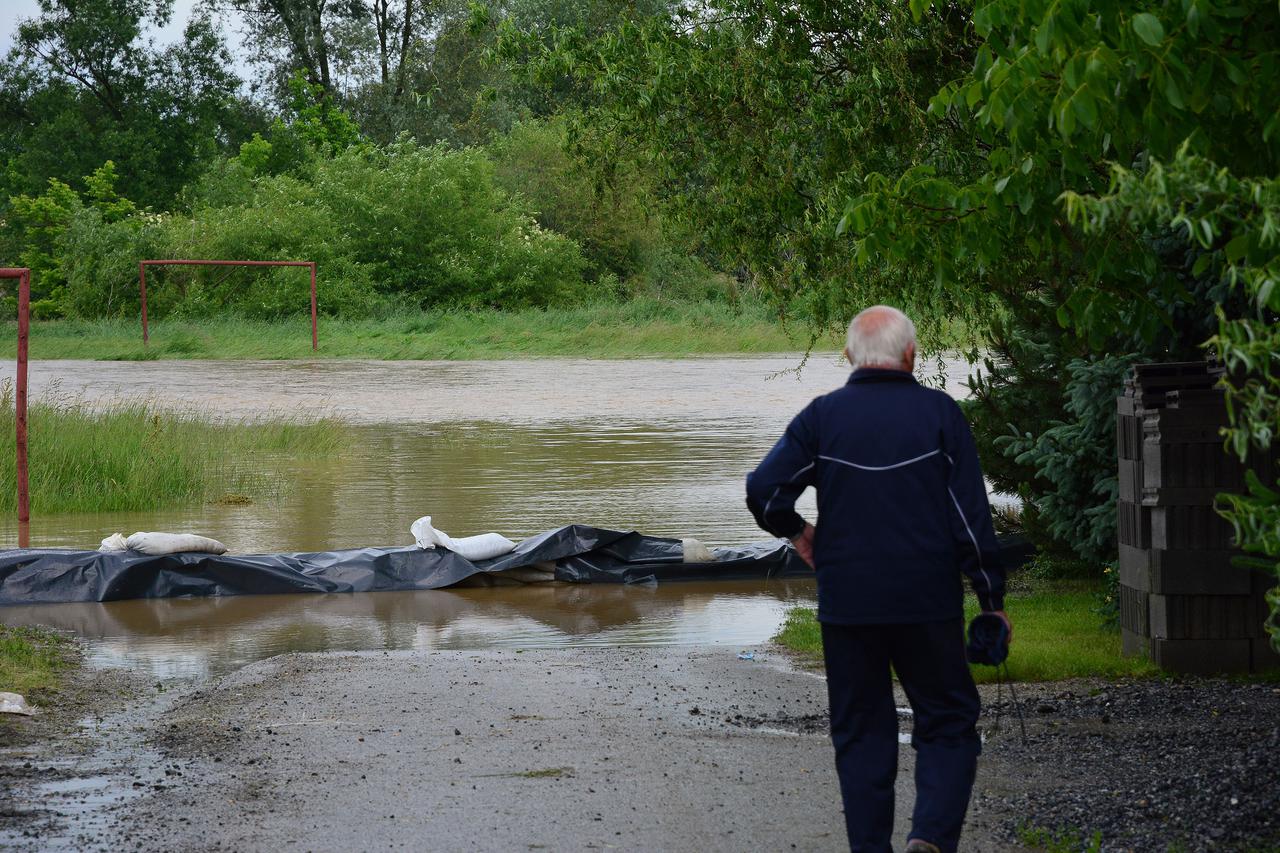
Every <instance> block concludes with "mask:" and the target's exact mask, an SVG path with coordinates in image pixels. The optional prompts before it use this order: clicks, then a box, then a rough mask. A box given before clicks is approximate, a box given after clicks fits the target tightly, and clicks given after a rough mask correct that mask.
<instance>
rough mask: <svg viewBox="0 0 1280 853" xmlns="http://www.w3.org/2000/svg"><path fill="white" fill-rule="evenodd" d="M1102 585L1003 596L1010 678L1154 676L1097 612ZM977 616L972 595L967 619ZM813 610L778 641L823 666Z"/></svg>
mask: <svg viewBox="0 0 1280 853" xmlns="http://www.w3.org/2000/svg"><path fill="white" fill-rule="evenodd" d="M1100 588H1101V587H1100V584H1098V583H1097V582H1092V581H1061V580H1060V581H1045V582H1042V583H1040V584H1039V585H1038V586H1037V587H1036V588H1034V589H1032V590H1029V591H1025V592H1014V593H1010V594H1009V595H1007V596H1006V597H1005V610H1006V612H1007V613H1008V614H1009V618H1010V619H1012V620H1013V643H1012V645H1011V646H1010V652H1009V661H1008V666H1009V675H1010V677H1011V678H1013V679H1014V680H1017V681H1057V680H1060V679H1064V678H1083V677H1117V676H1132V675H1152V674H1155V673H1157V672H1158V670H1157V669H1156V667H1155V665H1154V664H1152V663H1151V662H1150V661H1149V660H1147V659H1146V658H1142V657H1132V658H1127V657H1122V656H1121V654H1120V632H1119V631H1116V630H1112V629H1108V628H1107V627H1105V626H1104V625H1103V620H1102V618H1101V617H1100V616H1099V615H1098V614H1097V613H1096V612H1095V611H1096V609H1097V602H1098V592H1099V590H1100ZM977 612H978V602H977V600H976V599H975V598H973V596H968V598H967V600H966V602H965V619H966V620H968V619H972V618H973V617H974V616H975V615H976V614H977ZM815 616H816V614H815V612H814V611H813V610H812V609H811V608H805V607H799V608H795V609H794V610H792V611H791V612H790V613H788V614H787V619H786V622H785V623H784V624H783V627H782V630H781V631H780V632H779V634H778V636H777V637H776V638H775V639H776V640H777V641H778V642H779V643H781V644H782V645H783V646H786V647H787V648H789V649H792V650H793V651H796V652H798V653H800V654H801V655H802V656H804V657H807V658H809V659H810V660H812V661H813V662H815V663H819V662H821V657H822V633H821V630H820V628H819V626H818V622H817V620H816V618H815ZM972 669H973V676H974V680H975V681H977V682H978V683H980V684H981V683H985V682H991V681H995V669H994V668H993V667H989V666H974V667H972Z"/></svg>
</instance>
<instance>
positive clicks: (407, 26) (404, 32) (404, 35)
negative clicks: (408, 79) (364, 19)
mask: <svg viewBox="0 0 1280 853" xmlns="http://www.w3.org/2000/svg"><path fill="white" fill-rule="evenodd" d="M412 32H413V0H404V24H403V26H402V27H401V28H400V64H399V66H398V67H397V68H396V93H395V101H396V103H399V102H400V98H401V97H403V96H404V72H405V65H407V64H408V62H409V36H410V35H411V34H412Z"/></svg>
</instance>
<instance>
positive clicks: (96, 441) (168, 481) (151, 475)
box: [0, 383, 345, 514]
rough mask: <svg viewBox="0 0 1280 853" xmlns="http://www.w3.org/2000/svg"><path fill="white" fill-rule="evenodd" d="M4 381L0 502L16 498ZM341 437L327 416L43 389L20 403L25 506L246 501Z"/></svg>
mask: <svg viewBox="0 0 1280 853" xmlns="http://www.w3.org/2000/svg"><path fill="white" fill-rule="evenodd" d="M12 391H13V388H12V385H10V384H7V383H6V385H5V388H4V392H3V395H2V396H0V512H5V513H11V512H13V511H14V509H15V505H16V501H17V498H16V494H17V486H16V470H15V460H14V456H15V454H14V409H13V397H12ZM344 440H345V435H344V431H343V427H342V425H341V424H340V423H339V422H337V421H333V420H326V419H317V418H303V417H277V418H273V419H266V420H262V421H257V422H253V423H231V424H227V423H217V422H213V421H211V420H209V419H207V417H204V416H202V415H201V414H200V413H189V412H175V411H169V410H166V409H163V408H158V407H156V406H155V405H153V404H151V403H149V402H147V401H125V402H117V403H111V404H108V405H106V406H102V407H92V406H89V405H88V404H86V403H84V402H83V401H81V400H79V399H78V398H74V397H71V398H59V397H58V396H56V395H45V396H43V397H42V398H40V399H38V400H34V401H33V402H32V404H31V406H30V408H29V411H28V442H29V444H28V446H29V453H30V457H31V458H32V459H33V460H39V464H36V465H33V466H32V467H31V471H30V489H31V510H32V512H33V513H34V514H46V513H62V512H103V511H109V510H149V509H156V508H160V507H172V506H175V505H183V504H193V503H200V502H204V501H222V502H243V503H247V502H250V501H254V500H257V499H260V498H264V497H272V496H275V495H278V494H279V493H280V492H281V491H282V490H283V489H285V488H287V484H286V482H285V481H284V480H283V479H282V477H281V475H280V469H281V467H282V465H283V464H284V463H286V462H288V461H289V460H292V459H297V458H300V457H303V456H308V455H315V454H319V453H324V452H328V451H331V450H333V449H335V448H336V447H338V446H339V445H340V444H341V443H342V442H343V441H344Z"/></svg>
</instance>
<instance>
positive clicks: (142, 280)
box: [138, 259, 320, 352]
mask: <svg viewBox="0 0 1280 853" xmlns="http://www.w3.org/2000/svg"><path fill="white" fill-rule="evenodd" d="M197 266H205V267H308V268H310V270H311V350H312V351H313V352H315V351H316V350H318V349H320V338H319V334H318V332H317V329H316V262H315V261H195V260H185V259H183V260H178V259H173V260H166V261H161V260H149V261H139V262H138V293H139V295H140V296H141V298H142V344H143V346H146V345H147V342H148V340H149V339H150V335H149V333H148V329H147V267H197Z"/></svg>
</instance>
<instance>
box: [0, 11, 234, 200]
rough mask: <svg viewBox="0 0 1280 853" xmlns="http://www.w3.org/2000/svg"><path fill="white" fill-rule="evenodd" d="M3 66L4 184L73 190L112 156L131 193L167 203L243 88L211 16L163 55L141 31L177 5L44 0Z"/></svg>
mask: <svg viewBox="0 0 1280 853" xmlns="http://www.w3.org/2000/svg"><path fill="white" fill-rule="evenodd" d="M39 2H40V14H39V16H37V17H36V18H34V19H31V20H27V21H23V22H22V23H21V24H20V26H19V28H18V33H17V38H16V39H15V43H14V46H13V48H12V49H11V50H10V52H9V54H8V56H7V57H6V58H5V60H4V62H3V63H2V64H0V118H2V119H3V124H4V125H5V126H6V127H8V128H14V129H13V130H9V131H7V132H6V133H5V135H4V136H3V137H0V158H2V159H3V160H4V161H5V166H6V168H5V169H4V173H5V177H4V179H3V180H4V181H5V183H6V184H7V186H6V187H4V188H3V189H7V190H8V192H7V193H5V195H8V194H10V193H14V192H27V193H36V192H40V191H41V190H42V189H43V188H44V187H45V185H46V182H47V180H48V179H49V178H57V179H59V180H61V181H63V182H65V183H68V184H72V185H75V184H76V183H78V182H79V180H80V178H81V176H83V175H87V174H90V173H92V172H93V171H94V170H95V169H96V168H97V167H98V166H100V165H101V164H102V163H103V161H104V160H106V159H112V160H114V161H115V164H116V166H117V168H118V170H119V174H120V179H121V183H122V184H123V185H124V186H125V187H126V189H127V194H128V195H129V197H130V198H132V199H134V200H135V201H137V202H139V203H140V204H143V205H165V204H168V203H169V202H170V201H172V199H173V198H174V197H175V196H176V195H177V192H178V190H179V189H180V188H181V187H182V186H183V185H184V184H185V183H187V182H188V181H189V180H191V179H192V178H193V177H194V176H195V175H196V174H198V173H199V171H200V170H201V169H202V168H203V167H204V165H205V164H206V163H207V162H208V161H209V159H210V158H211V157H212V156H213V155H214V154H215V153H217V151H218V150H219V147H220V146H222V145H238V144H239V139H234V138H229V137H226V136H223V135H222V134H221V133H220V131H221V130H222V122H223V120H224V118H226V117H227V116H228V115H229V114H231V113H233V112H234V111H235V91H236V88H237V86H238V83H239V81H238V80H237V79H236V77H235V76H234V75H233V74H232V73H231V72H230V71H229V70H228V68H229V66H230V62H231V59H230V56H229V55H228V53H227V51H226V49H225V47H224V46H223V44H222V42H221V41H220V39H219V38H218V36H217V34H216V33H215V32H214V30H213V28H212V26H211V24H210V23H209V21H208V20H207V19H206V18H200V17H197V18H195V19H193V20H192V21H191V22H190V23H189V24H188V25H187V28H186V31H185V34H184V39H183V41H182V42H181V43H179V44H176V45H173V46H171V47H168V48H165V49H163V50H161V49H158V48H157V47H156V46H155V45H154V44H153V43H151V42H144V41H143V39H142V32H143V30H144V29H145V28H146V27H149V26H161V25H163V24H164V23H165V22H167V21H168V19H169V14H170V10H171V8H172V0H85V2H74V1H73V0H39Z"/></svg>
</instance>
